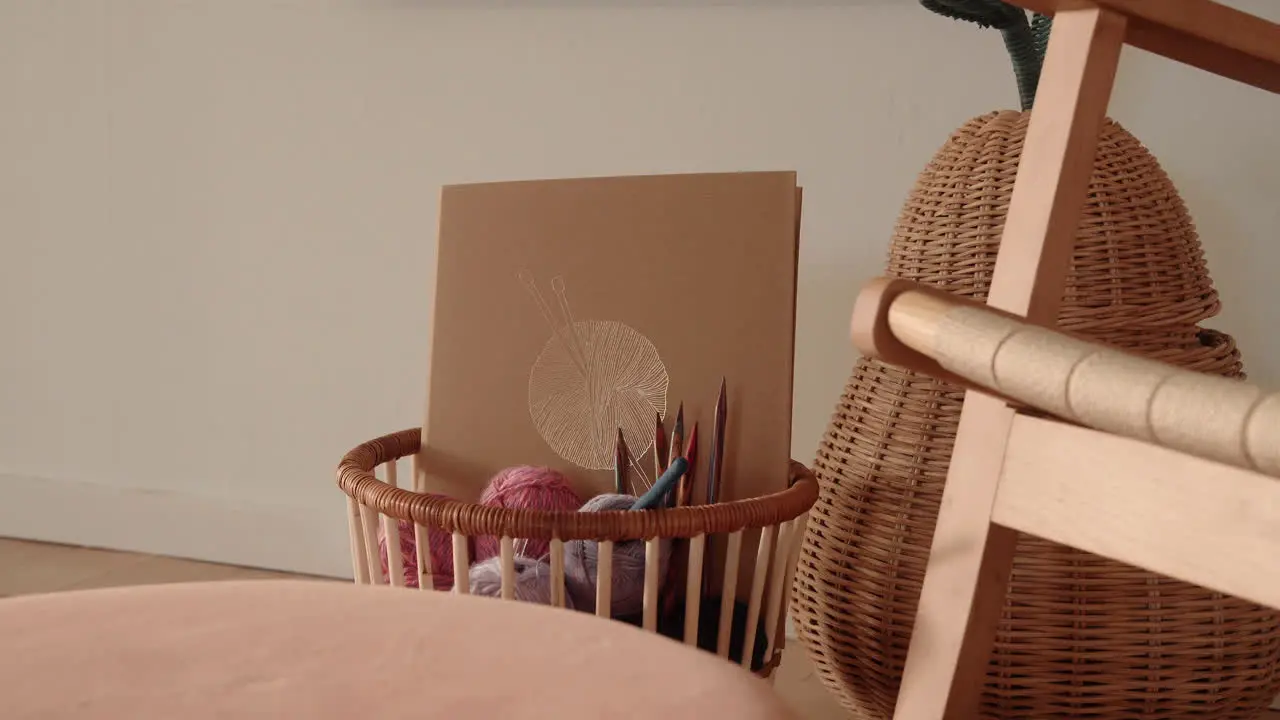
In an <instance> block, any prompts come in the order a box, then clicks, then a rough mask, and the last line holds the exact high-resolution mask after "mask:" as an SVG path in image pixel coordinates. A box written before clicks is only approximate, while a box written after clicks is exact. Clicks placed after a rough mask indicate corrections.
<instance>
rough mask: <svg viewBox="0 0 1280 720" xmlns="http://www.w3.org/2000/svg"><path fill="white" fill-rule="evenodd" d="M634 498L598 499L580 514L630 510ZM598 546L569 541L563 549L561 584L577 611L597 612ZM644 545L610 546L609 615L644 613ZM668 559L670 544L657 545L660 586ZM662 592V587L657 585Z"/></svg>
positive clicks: (591, 542) (631, 542)
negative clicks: (611, 583) (610, 582)
mask: <svg viewBox="0 0 1280 720" xmlns="http://www.w3.org/2000/svg"><path fill="white" fill-rule="evenodd" d="M635 501H636V498H635V496H633V495H615V494H607V495H597V496H595V497H593V498H591V499H590V500H588V501H587V502H586V504H584V505H583V506H582V508H581V509H580V512H606V511H609V510H630V509H631V506H632V505H633V504H634V503H635ZM599 553H600V545H599V544H598V543H597V542H595V541H594V540H570V541H569V542H567V543H565V545H564V555H565V557H564V582H565V587H566V588H567V589H568V590H569V596H570V597H572V598H573V605H574V607H576V608H577V609H579V610H585V611H587V612H595V611H596V567H597V563H598V561H599ZM644 554H645V541H643V540H627V541H625V542H618V543H614V544H613V589H612V602H611V603H610V605H611V608H610V615H611V616H613V617H618V616H620V615H630V614H632V613H637V612H641V611H642V610H644ZM670 558H671V541H670V540H662V541H660V542H659V543H658V578H659V583H660V584H661V581H662V580H663V579H665V578H666V576H667V561H668V560H669V559H670ZM659 592H661V585H659Z"/></svg>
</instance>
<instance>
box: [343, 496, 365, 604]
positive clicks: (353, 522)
mask: <svg viewBox="0 0 1280 720" xmlns="http://www.w3.org/2000/svg"><path fill="white" fill-rule="evenodd" d="M362 526H363V523H362V522H361V521H360V503H358V502H356V499H355V498H353V497H351V496H350V495H348V496H347V530H348V531H349V534H350V535H351V573H352V577H353V578H354V579H355V581H356V584H357V585H368V584H369V555H368V553H366V552H365V549H364V529H363V527H362Z"/></svg>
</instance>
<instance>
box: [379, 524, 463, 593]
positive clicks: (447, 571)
mask: <svg viewBox="0 0 1280 720" xmlns="http://www.w3.org/2000/svg"><path fill="white" fill-rule="evenodd" d="M382 527H383V526H382V524H381V523H379V524H378V554H379V555H380V556H381V558H382V574H383V575H384V576H385V575H387V574H388V573H389V572H390V561H389V560H388V559H387V536H386V533H385V532H384V531H383V529H382ZM399 527H400V562H401V564H402V565H403V566H404V584H405V586H406V587H411V588H416V587H418V543H417V540H416V539H415V538H414V534H413V523H411V522H409V521H408V520H401V521H399ZM427 537H428V538H429V542H430V545H431V585H432V586H433V587H434V588H435V589H436V590H452V589H453V536H452V535H450V534H449V533H447V532H445V531H444V530H440V529H438V528H430V529H428V530H427ZM468 545H469V543H468ZM469 549H470V548H468V550H469Z"/></svg>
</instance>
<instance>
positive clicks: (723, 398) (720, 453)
mask: <svg viewBox="0 0 1280 720" xmlns="http://www.w3.org/2000/svg"><path fill="white" fill-rule="evenodd" d="M728 415H729V400H728V390H727V387H726V382H725V379H724V378H720V396H719V397H718V398H716V416H715V421H714V424H713V425H712V426H711V464H710V466H709V467H708V468H707V504H708V505H714V504H715V503H716V501H717V500H719V499H720V474H721V473H722V472H723V471H724V431H725V423H726V422H727V420H728ZM710 588H711V563H705V564H704V565H703V566H702V593H703V595H704V596H705V595H706V593H707V591H708V590H709V589H710Z"/></svg>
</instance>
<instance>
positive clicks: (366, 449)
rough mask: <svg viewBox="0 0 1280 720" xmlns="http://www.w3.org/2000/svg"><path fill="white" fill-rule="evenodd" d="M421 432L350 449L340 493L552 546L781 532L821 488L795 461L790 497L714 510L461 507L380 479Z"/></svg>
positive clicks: (425, 518)
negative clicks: (381, 469)
mask: <svg viewBox="0 0 1280 720" xmlns="http://www.w3.org/2000/svg"><path fill="white" fill-rule="evenodd" d="M421 440H422V431H421V429H420V428H413V429H411V430H402V431H400V432H398V433H393V434H391V435H384V436H382V437H380V438H377V439H374V440H370V441H368V442H366V443H363V444H362V445H360V446H358V447H356V448H354V449H352V450H351V451H350V452H348V453H347V454H346V455H345V456H344V457H343V458H342V461H341V462H340V463H339V464H338V472H337V481H338V487H339V488H341V489H342V491H343V492H344V493H346V494H347V495H349V496H350V497H353V498H355V499H356V500H357V501H359V502H360V504H362V505H365V506H367V507H370V508H373V509H374V510H377V511H378V512H380V513H382V514H384V515H388V516H390V517H394V518H398V519H400V520H408V521H410V522H414V523H418V524H421V525H424V526H426V527H428V528H439V529H441V530H444V531H445V532H449V533H461V534H463V535H466V536H468V537H477V536H481V535H497V536H503V535H505V536H507V537H513V538H534V539H539V540H550V539H552V538H560V539H561V540H612V541H615V542H618V541H623V540H647V539H650V538H655V537H659V538H691V537H696V536H698V535H702V534H704V533H706V534H710V533H730V532H737V531H739V530H745V529H756V528H762V527H765V526H768V525H777V524H780V523H783V522H787V521H789V520H794V519H795V518H797V517H799V516H801V515H803V514H804V513H805V512H807V511H808V510H809V508H810V507H812V506H813V503H814V501H815V500H816V499H817V495H818V489H817V483H816V482H815V480H814V478H813V475H812V474H811V473H810V472H809V470H808V469H807V468H805V467H804V466H803V465H801V464H800V463H797V462H794V461H793V462H792V463H791V466H790V470H789V485H790V487H788V488H787V489H786V490H782V491H780V492H776V493H773V494H772V495H765V496H763V497H757V498H750V499H747V500H735V501H733V502H725V503H716V504H714V505H694V506H690V507H682V508H672V509H664V510H652V511H647V512H628V511H619V512H598V513H583V512H548V511H544V510H524V509H521V510H513V509H511V508H499V507H489V506H485V505H480V504H477V503H469V502H460V501H457V500H450V499H447V498H443V497H437V496H432V495H424V494H422V493H415V492H411V491H409V490H404V489H401V488H397V487H392V486H391V485H388V484H387V483H385V482H383V481H381V480H379V479H378V478H377V477H375V476H374V474H373V470H374V468H376V467H377V466H379V465H381V464H383V463H385V462H388V461H390V460H398V459H399V458H403V457H408V456H411V455H413V454H415V453H416V452H418V448H419V446H420V445H419V444H420V443H421Z"/></svg>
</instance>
